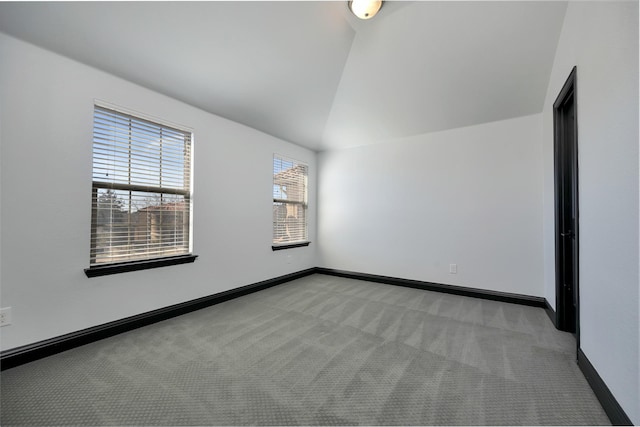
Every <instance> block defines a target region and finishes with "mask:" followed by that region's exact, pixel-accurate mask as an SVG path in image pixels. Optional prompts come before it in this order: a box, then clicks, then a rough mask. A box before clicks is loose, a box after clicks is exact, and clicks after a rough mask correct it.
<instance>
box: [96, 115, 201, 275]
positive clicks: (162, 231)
mask: <svg viewBox="0 0 640 427" xmlns="http://www.w3.org/2000/svg"><path fill="white" fill-rule="evenodd" d="M191 139H192V135H191V133H190V132H188V131H185V130H180V129H176V128H173V127H170V126H166V125H164V124H159V123H154V122H153V121H149V120H146V119H143V118H139V117H135V116H133V115H130V114H126V113H123V112H121V111H116V110H115V109H112V108H107V107H104V106H101V105H96V106H95V108H94V116H93V186H92V187H93V192H92V209H91V253H90V256H91V266H104V265H110V264H117V263H123V262H132V261H140V260H154V259H163V258H167V257H176V256H180V255H187V254H190V252H191V241H190V214H191Z"/></svg>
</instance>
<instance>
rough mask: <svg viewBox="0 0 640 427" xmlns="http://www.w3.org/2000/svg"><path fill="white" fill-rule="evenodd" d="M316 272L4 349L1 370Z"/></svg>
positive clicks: (291, 276) (274, 280)
mask: <svg viewBox="0 0 640 427" xmlns="http://www.w3.org/2000/svg"><path fill="white" fill-rule="evenodd" d="M315 272H316V269H315V268H309V269H307V270H302V271H298V272H296V273H291V274H286V275H284V276H280V277H276V278H273V279H269V280H264V281H262V282H258V283H253V284H251V285H246V286H242V287H240V288H235V289H231V290H228V291H224V292H220V293H217V294H213V295H209V296H206V297H202V298H198V299H194V300H191V301H186V302H183V303H180V304H175V305H170V306H168V307H163V308H160V309H157V310H153V311H149V312H146V313H142V314H138V315H135V316H131V317H126V318H124V319H120V320H116V321H113V322H109V323H104V324H102V325H98V326H94V327H91V328H87V329H82V330H80V331H76V332H71V333H69V334H65V335H61V336H58V337H54V338H50V339H47V340H43V341H39V342H36V343H33V344H28V345H24V346H21V347H16V348H13V349H10V350H5V351H3V352H2V353H0V370H3V371H4V370H5V369H9V368H13V367H15V366H20V365H23V364H25V363H28V362H32V361H34V360H38V359H42V358H44V357H47V356H51V355H54V354H56V353H61V352H63V351H66V350H70V349H72V348H76V347H80V346H82V345H85V344H89V343H92V342H95V341H98V340H101V339H104V338H108V337H112V336H114V335H117V334H120V333H123V332H127V331H131V330H133V329H137V328H140V327H143V326H147V325H150V324H152V323H156V322H160V321H162V320H166V319H170V318H172V317H176V316H180V315H182V314H186V313H190V312H192V311H195V310H200V309H202V308H206V307H209V306H212V305H215V304H219V303H221V302H224V301H228V300H231V299H234V298H238V297H241V296H243V295H247V294H250V293H253V292H257V291H261V290H263V289H267V288H270V287H272V286H276V285H280V284H282V283H286V282H289V281H291V280H295V279H299V278H301V277H305V276H309V275H311V274H314V273H315Z"/></svg>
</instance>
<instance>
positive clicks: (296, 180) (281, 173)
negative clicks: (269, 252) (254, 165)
mask: <svg viewBox="0 0 640 427" xmlns="http://www.w3.org/2000/svg"><path fill="white" fill-rule="evenodd" d="M308 169H309V168H308V166H307V165H306V164H304V163H301V162H299V161H297V160H292V159H287V158H285V157H281V156H279V155H277V154H276V155H274V156H273V244H274V245H286V244H291V243H299V242H304V241H306V240H307V174H308Z"/></svg>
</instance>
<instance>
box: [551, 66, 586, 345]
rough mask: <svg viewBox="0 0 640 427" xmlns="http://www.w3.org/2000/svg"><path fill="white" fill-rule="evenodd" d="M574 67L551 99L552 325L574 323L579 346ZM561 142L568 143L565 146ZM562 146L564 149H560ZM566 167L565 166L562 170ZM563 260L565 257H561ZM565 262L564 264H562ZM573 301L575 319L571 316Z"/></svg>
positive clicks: (569, 327) (561, 326) (568, 327)
mask: <svg viewBox="0 0 640 427" xmlns="http://www.w3.org/2000/svg"><path fill="white" fill-rule="evenodd" d="M576 92H577V91H576V67H573V69H572V70H571V73H570V74H569V77H568V78H567V81H566V82H565V84H564V86H562V89H561V90H560V93H559V94H558V97H557V98H556V101H555V102H554V103H553V131H554V138H553V145H554V184H555V197H554V198H555V227H554V233H555V243H556V266H555V267H556V275H555V276H556V326H557V328H558V329H560V330H565V331H571V332H573V330H574V327H575V334H576V341H577V346H578V349H579V348H580V298H579V295H580V294H579V286H578V285H579V268H578V267H579V264H578V260H579V244H578V242H579V240H578V236H579V234H578V230H579V226H578V224H579V221H578V206H579V205H578V108H577V107H578V102H577V96H576ZM567 102H572V103H573V112H574V119H573V122H572V123H571V124H570V125H572V126H573V132H572V135H573V138H570V139H571V140H570V141H567V138H566V135H567V129H566V128H565V126H566V125H567V124H566V115H565V110H564V107H565V104H566V103H567ZM565 144H571V146H570V147H567V146H566V145H565ZM567 148H569V150H570V151H571V152H572V153H573V154H572V155H573V158H571V159H570V160H571V161H570V162H565V164H564V165H563V164H562V159H563V156H565V155H566V153H567ZM563 149H564V150H563ZM565 169H567V170H565ZM563 173H565V174H570V176H571V185H570V187H571V188H570V194H568V195H565V196H567V197H570V198H571V210H572V215H573V218H574V222H573V224H572V226H571V229H570V230H567V229H563V227H562V224H563V222H562V221H563V218H562V212H563V210H562V207H561V204H562V202H563V199H562V183H563V181H562V174H563ZM569 239H573V241H572V242H571V243H570V244H572V245H573V251H572V253H573V256H572V258H573V259H572V260H571V268H572V269H573V284H572V285H573V286H572V288H573V289H572V291H573V293H572V294H571V295H569V296H567V292H566V291H565V289H564V286H563V276H562V274H563V271H564V270H563V268H564V267H563V264H562V263H563V252H562V248H563V244H564V243H566V242H567V241H569ZM565 263H566V260H565ZM565 265H566V264H565ZM574 301H575V319H573V318H572V312H573V307H572V306H571V305H572V304H573V303H574Z"/></svg>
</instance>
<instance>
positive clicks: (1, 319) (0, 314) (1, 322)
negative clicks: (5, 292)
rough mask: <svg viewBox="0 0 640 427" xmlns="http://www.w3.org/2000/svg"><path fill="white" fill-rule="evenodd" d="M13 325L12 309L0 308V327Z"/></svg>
mask: <svg viewBox="0 0 640 427" xmlns="http://www.w3.org/2000/svg"><path fill="white" fill-rule="evenodd" d="M10 324H11V307H5V308H0V326H7V325H10Z"/></svg>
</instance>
